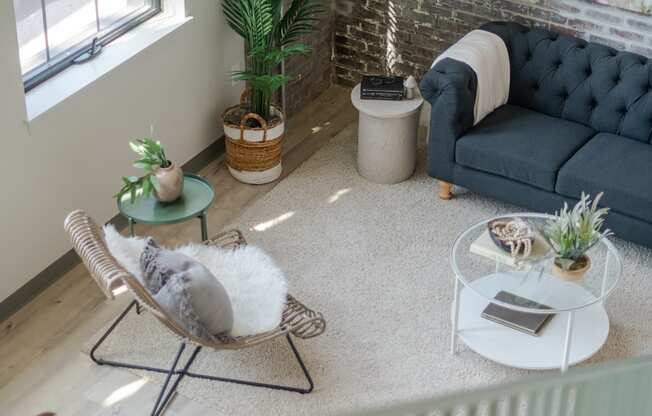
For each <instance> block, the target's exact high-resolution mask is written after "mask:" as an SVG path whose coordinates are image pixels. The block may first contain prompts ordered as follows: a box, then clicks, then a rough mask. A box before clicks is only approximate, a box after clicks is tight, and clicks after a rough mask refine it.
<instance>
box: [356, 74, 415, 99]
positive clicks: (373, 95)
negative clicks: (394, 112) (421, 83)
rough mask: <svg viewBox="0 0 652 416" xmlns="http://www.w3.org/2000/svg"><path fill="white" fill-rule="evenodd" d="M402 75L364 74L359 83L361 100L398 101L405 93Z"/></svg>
mask: <svg viewBox="0 0 652 416" xmlns="http://www.w3.org/2000/svg"><path fill="white" fill-rule="evenodd" d="M403 83H404V79H403V77H384V76H380V75H365V76H363V77H362V83H361V84H360V99H361V100H392V101H399V100H402V99H403V96H404V95H405V86H404V85H403Z"/></svg>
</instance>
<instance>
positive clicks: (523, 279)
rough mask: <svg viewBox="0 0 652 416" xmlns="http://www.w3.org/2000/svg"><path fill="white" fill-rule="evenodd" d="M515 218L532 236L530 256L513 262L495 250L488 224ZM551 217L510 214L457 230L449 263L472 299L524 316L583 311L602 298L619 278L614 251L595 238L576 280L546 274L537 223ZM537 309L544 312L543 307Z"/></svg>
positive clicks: (548, 264)
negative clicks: (505, 297)
mask: <svg viewBox="0 0 652 416" xmlns="http://www.w3.org/2000/svg"><path fill="white" fill-rule="evenodd" d="M512 218H521V219H522V220H523V221H525V223H526V224H528V225H529V226H530V227H531V229H532V230H533V232H534V241H533V243H532V245H531V250H530V255H529V256H528V257H526V258H523V259H521V258H519V257H518V256H517V257H516V259H515V258H513V257H512V256H511V255H510V252H509V251H508V250H509V249H502V248H500V247H499V246H498V245H497V244H496V243H495V242H494V240H493V239H492V237H491V235H490V233H489V231H488V226H489V223H490V222H492V221H495V220H502V219H512ZM551 218H553V217H552V216H550V215H547V214H537V213H514V214H508V215H501V216H499V217H495V218H490V219H487V220H484V221H481V222H479V223H477V224H475V225H473V226H471V227H470V228H468V229H467V230H465V231H464V232H462V233H461V234H460V235H459V236H458V237H457V239H456V240H455V243H454V245H453V249H452V252H451V264H452V267H453V270H454V272H455V276H456V278H457V279H458V280H459V281H460V282H461V283H462V284H463V285H464V286H465V287H467V288H469V289H470V290H472V291H473V292H475V293H476V294H477V295H479V296H481V297H483V298H485V299H486V300H488V301H491V302H492V303H495V304H498V305H500V306H503V307H506V308H509V309H512V310H517V311H522V312H530V313H557V312H565V311H573V310H577V309H581V308H585V307H587V306H590V305H592V304H594V303H597V302H601V301H602V300H604V299H605V298H606V297H607V296H609V294H610V293H611V291H612V290H613V289H614V288H615V287H616V285H617V284H618V281H619V280H620V276H621V274H622V260H621V258H620V255H619V253H618V250H617V249H616V248H615V247H614V245H613V244H612V243H611V242H610V241H609V240H608V239H606V238H601V239H600V241H599V242H598V243H597V244H595V245H594V246H593V247H592V248H591V249H590V250H589V251H588V252H587V255H588V256H589V258H590V260H591V265H590V268H589V270H588V271H587V272H586V274H585V275H584V276H583V278H582V279H581V280H578V281H568V280H564V279H562V278H559V277H557V276H555V275H554V274H553V272H552V268H553V265H554V252H553V251H552V250H551V248H550V246H549V245H548V243H547V242H546V240H545V238H544V237H543V232H542V231H541V230H542V229H543V225H544V224H545V223H546V221H547V220H549V219H551ZM501 291H504V292H508V293H511V294H514V295H517V297H520V298H524V299H527V300H529V301H532V302H534V303H537V304H539V305H536V304H532V303H528V302H524V301H523V300H522V299H521V300H519V299H518V298H515V299H513V300H510V301H508V302H504V301H499V300H496V299H494V297H495V296H496V295H497V294H498V293H499V292H501ZM541 305H545V306H546V307H547V308H546V309H543V308H542V307H541Z"/></svg>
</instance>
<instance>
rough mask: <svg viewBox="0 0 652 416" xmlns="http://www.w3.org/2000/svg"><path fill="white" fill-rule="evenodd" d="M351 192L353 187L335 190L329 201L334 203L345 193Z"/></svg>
mask: <svg viewBox="0 0 652 416" xmlns="http://www.w3.org/2000/svg"><path fill="white" fill-rule="evenodd" d="M349 192H351V188H343V189H340V190H339V191H337V192H335V193H334V194H333V195H331V196H329V197H328V200H327V201H328V203H329V204H332V203H334V202H336V201H337V200H338V199H340V198H341V197H342V196H343V195H346V194H348V193H349Z"/></svg>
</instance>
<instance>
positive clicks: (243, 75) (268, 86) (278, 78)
mask: <svg viewBox="0 0 652 416" xmlns="http://www.w3.org/2000/svg"><path fill="white" fill-rule="evenodd" d="M233 78H234V79H237V80H240V81H246V82H248V83H249V84H250V85H251V87H252V88H257V89H259V90H261V91H263V92H264V93H265V95H268V96H271V95H272V94H273V93H274V92H275V91H277V90H278V89H279V88H281V87H282V86H283V84H285V83H286V82H288V81H290V80H291V79H292V78H291V77H289V76H287V75H283V74H272V75H270V74H265V75H258V74H255V73H252V72H249V71H236V72H234V73H233Z"/></svg>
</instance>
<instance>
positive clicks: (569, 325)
mask: <svg viewBox="0 0 652 416" xmlns="http://www.w3.org/2000/svg"><path fill="white" fill-rule="evenodd" d="M506 217H528V218H541V219H548V218H552V217H553V216H552V215H548V214H537V213H531V212H520V213H512V214H505V215H499V216H496V217H493V218H490V219H487V220H483V221H480V222H477V223H475V224H473V225H472V226H470V227H468V228H467V229H466V230H464V231H463V232H462V233H461V234H460V235H458V237H457V238H456V239H455V242H454V244H453V248H452V249H451V254H450V261H451V266H452V268H453V271H454V274H455V289H454V298H453V311H452V314H453V316H452V330H451V354H452V355H456V354H457V338H458V336H459V314H460V291H461V289H462V287H461V285H464V286H466V287H467V288H468V289H470V290H471V291H472V292H474V293H475V294H477V295H478V296H480V297H482V298H483V299H486V300H487V301H489V302H492V303H495V304H498V305H499V306H503V307H506V308H509V309H512V310H516V311H521V312H529V313H549V312H548V311H546V312H537V311H536V310H533V309H528V308H524V307H519V306H516V305H512V304H509V303H504V302H500V301H497V300H495V299H489V298H487V297H486V296H485V295H484V294H482V293H480V292H479V291H477V290H476V289H475V288H474V287H473V286H472V285H471V284H469V283H468V282H467V281H466V279H464V275H463V274H462V272H461V271H460V269H459V268H458V265H457V262H456V261H455V253H456V252H457V250H458V248H459V245H460V244H462V242H463V241H464V237H466V236H467V234H469V233H471V232H472V231H474V230H476V229H477V227H480V226H482V225H486V224H487V223H488V222H490V221H492V220H495V219H499V218H506ZM598 244H605V245H606V247H607V253H608V254H607V255H606V256H605V257H606V259H605V266H604V272H603V276H602V285H601V289H600V292H601V295H600V297H596V299H595V301H594V302H591V303H587V304H585V305H582V306H581V307H577V308H569V309H556V310H555V312H554V313H566V331H565V336H564V346H563V354H562V356H561V357H560V361H561V366H560V369H561V372H562V373H563V372H566V370H568V365H569V356H570V350H571V345H572V341H573V339H572V338H573V326H574V320H575V311H576V310H579V309H583V308H586V307H588V306H591V305H593V304H595V303H598V302H601V303H603V304H604V302H605V300H606V299H607V297H608V296H609V294H610V293H611V291H612V290H613V289H614V288H615V287H616V286H617V284H618V281H619V280H620V278H621V275H622V269H623V265H622V260H621V258H620V254H619V253H618V250H617V249H616V248H615V246H614V245H613V243H611V241H609V240H608V239H606V238H602V239H601V241H600V242H599V243H598ZM611 256H614V258H615V260H616V261H617V262H618V276H617V277H616V281H615V282H614V284H613V285H612V286H611V287H610V288H609V289H608V290H607V288H606V282H607V277H608V273H609V261H610V258H611ZM500 265H501V263H500V262H499V261H498V260H496V271H498V267H499V266H500ZM543 270H544V268H543V266H540V270H539V273H543Z"/></svg>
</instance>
